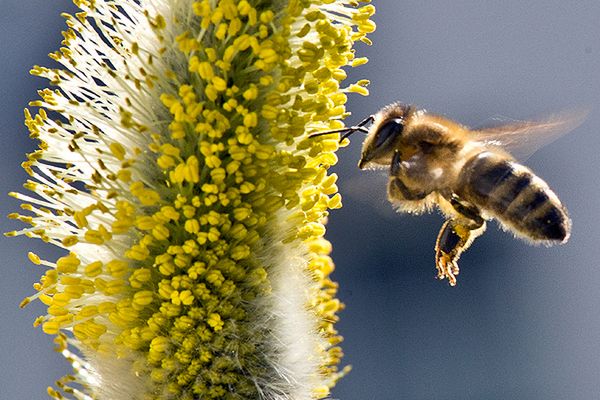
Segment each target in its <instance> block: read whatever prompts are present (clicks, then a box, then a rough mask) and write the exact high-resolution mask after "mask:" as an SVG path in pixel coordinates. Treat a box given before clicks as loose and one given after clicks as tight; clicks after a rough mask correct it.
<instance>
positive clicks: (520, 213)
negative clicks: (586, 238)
mask: <svg viewBox="0 0 600 400" xmlns="http://www.w3.org/2000/svg"><path fill="white" fill-rule="evenodd" d="M461 178H462V179H461V181H462V187H463V190H464V191H465V195H466V197H467V198H468V199H469V200H470V201H472V202H473V203H474V204H476V205H478V206H479V207H481V208H482V209H484V210H486V211H487V212H488V213H490V214H492V215H493V216H494V217H496V218H497V219H498V220H500V221H501V222H502V223H503V224H504V225H506V226H507V227H508V228H510V229H511V230H513V231H515V232H516V233H519V234H521V235H522V236H526V237H528V238H530V239H532V240H537V241H558V242H564V241H566V240H567V238H568V236H569V233H570V232H569V231H570V220H569V217H568V215H567V211H566V209H565V208H564V206H563V205H562V204H561V203H560V200H559V199H558V197H556V195H555V194H554V192H552V190H550V188H549V187H548V185H547V184H546V182H544V181H543V180H542V179H540V178H539V177H537V176H536V175H534V174H533V173H532V172H531V171H530V170H529V169H528V168H526V167H524V166H523V165H520V164H518V163H516V162H514V161H512V160H510V159H508V158H507V157H505V156H503V155H501V154H496V153H493V152H487V151H486V152H483V153H480V154H478V155H477V156H475V157H473V158H472V159H471V160H469V161H468V162H467V163H466V164H465V166H464V168H463V174H462V177H461Z"/></svg>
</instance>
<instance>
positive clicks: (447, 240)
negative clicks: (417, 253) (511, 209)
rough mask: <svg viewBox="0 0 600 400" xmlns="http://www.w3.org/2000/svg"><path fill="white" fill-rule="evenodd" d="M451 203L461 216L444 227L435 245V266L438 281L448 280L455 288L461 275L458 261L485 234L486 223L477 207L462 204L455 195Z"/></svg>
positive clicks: (449, 221) (446, 223)
mask: <svg viewBox="0 0 600 400" xmlns="http://www.w3.org/2000/svg"><path fill="white" fill-rule="evenodd" d="M450 203H451V204H452V206H453V207H454V209H455V210H456V211H457V212H458V213H459V214H460V216H459V217H458V218H452V219H449V220H447V221H446V222H444V224H443V225H442V229H441V230H440V233H439V234H438V237H437V241H436V244H435V266H436V268H437V271H438V275H437V277H438V279H444V278H448V281H449V282H450V286H454V285H456V275H458V273H459V268H458V259H459V258H460V255H461V254H462V252H463V251H465V250H466V249H468V248H469V246H471V244H472V243H473V240H475V238H477V237H478V236H479V235H481V234H482V233H483V231H484V230H485V221H484V219H483V218H482V217H481V215H480V214H479V210H478V209H477V207H475V206H473V205H471V204H468V203H464V202H462V201H461V200H460V199H459V198H458V197H457V196H455V195H453V196H452V198H451V200H450Z"/></svg>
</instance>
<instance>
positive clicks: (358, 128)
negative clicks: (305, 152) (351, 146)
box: [308, 115, 375, 143]
mask: <svg viewBox="0 0 600 400" xmlns="http://www.w3.org/2000/svg"><path fill="white" fill-rule="evenodd" d="M374 119H375V117H374V116H373V115H369V116H368V117H367V118H365V119H363V120H362V121H361V122H359V123H358V124H357V125H355V126H351V127H346V128H340V129H333V130H331V131H325V132H317V133H313V134H312V135H308V137H309V138H314V137H317V136H323V135H329V134H332V133H342V132H344V133H343V134H342V136H341V137H340V143H341V142H342V140H344V139H346V138H347V137H348V136H350V135H352V134H353V133H354V132H357V131H360V132H363V133H369V130H368V129H367V128H365V125H366V124H368V123H371V122H373V120H374Z"/></svg>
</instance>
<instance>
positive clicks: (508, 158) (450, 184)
mask: <svg viewBox="0 0 600 400" xmlns="http://www.w3.org/2000/svg"><path fill="white" fill-rule="evenodd" d="M585 114H586V113H584V112H570V113H563V114H558V115H555V116H554V117H550V118H548V119H546V120H542V121H520V122H513V123H508V124H505V125H502V126H498V127H492V128H487V129H480V130H471V129H468V128H467V127H465V126H463V125H461V124H459V123H457V122H454V121H452V120H450V119H448V118H445V117H442V116H439V115H435V114H430V113H428V112H426V111H425V110H423V109H418V108H416V107H414V106H412V105H406V104H402V103H393V104H390V105H388V106H386V107H384V108H382V109H381V110H379V111H378V112H377V113H376V114H374V115H371V116H369V117H367V118H366V119H364V120H363V121H362V122H360V123H359V124H358V125H356V126H352V127H346V128H342V129H337V130H332V131H326V132H318V133H316V134H312V135H310V136H311V137H315V136H321V135H328V134H332V133H340V134H342V136H341V138H340V142H341V141H342V140H344V139H345V138H347V137H348V136H350V135H351V134H353V133H355V132H363V133H365V134H367V137H366V139H365V140H364V143H363V146H362V154H361V158H360V161H359V162H358V167H359V168H360V169H374V168H387V169H388V170H389V178H388V184H387V196H388V200H389V201H390V202H391V203H392V204H393V205H394V206H395V207H396V208H397V209H398V210H399V211H403V212H410V213H417V214H418V213H423V212H427V211H430V210H431V209H432V208H433V207H434V206H437V208H438V209H439V210H440V211H441V213H442V214H443V215H444V216H445V217H446V221H445V222H444V223H443V225H442V227H441V230H440V232H439V234H438V236H437V240H436V244H435V266H436V269H437V277H438V278H439V279H444V278H447V279H448V281H449V283H450V285H451V286H454V285H456V275H458V273H459V267H458V259H459V258H460V255H461V254H462V253H463V252H464V251H465V250H466V249H467V248H469V246H471V244H472V243H473V241H474V240H475V239H476V238H477V237H478V236H480V235H481V234H482V233H483V232H484V231H485V228H486V221H487V220H490V219H495V220H497V221H498V222H499V223H500V225H501V226H502V227H503V228H504V229H505V230H507V231H510V232H512V233H514V234H515V236H517V237H520V238H523V239H526V240H528V241H530V242H533V243H541V244H544V245H553V244H557V243H565V242H567V240H568V239H569V235H570V232H571V220H570V219H569V215H568V212H567V209H566V208H565V206H563V204H562V203H561V202H560V200H559V199H558V197H557V196H556V194H555V193H554V192H553V191H552V190H551V189H550V188H549V186H548V184H546V182H544V181H543V180H542V179H541V178H539V177H538V176H537V175H535V174H534V173H533V172H532V171H531V170H530V169H529V168H527V167H525V166H524V165H522V164H521V163H519V162H518V161H517V160H516V159H515V158H514V157H513V156H512V155H511V153H514V154H517V153H519V154H520V155H521V156H522V157H525V156H528V155H531V154H532V153H533V152H534V151H535V150H536V149H537V148H538V147H539V145H541V144H543V143H544V142H549V141H550V140H551V139H553V138H556V137H557V135H558V134H560V133H564V132H566V131H568V130H571V129H573V128H575V127H576V126H577V125H579V124H580V123H581V122H582V121H583V119H584V117H585ZM368 124H371V126H370V127H368V128H367V125H368Z"/></svg>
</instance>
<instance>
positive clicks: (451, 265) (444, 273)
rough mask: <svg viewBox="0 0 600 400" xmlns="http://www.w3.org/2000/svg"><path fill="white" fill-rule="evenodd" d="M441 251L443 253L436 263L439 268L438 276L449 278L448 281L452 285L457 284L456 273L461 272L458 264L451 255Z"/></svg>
mask: <svg viewBox="0 0 600 400" xmlns="http://www.w3.org/2000/svg"><path fill="white" fill-rule="evenodd" d="M440 253H441V254H440V256H439V257H438V259H437V260H436V263H435V266H436V269H437V278H438V279H446V278H448V283H450V286H456V275H458V273H459V268H458V264H457V263H456V260H455V259H453V257H452V256H451V255H449V254H446V253H444V252H440Z"/></svg>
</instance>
